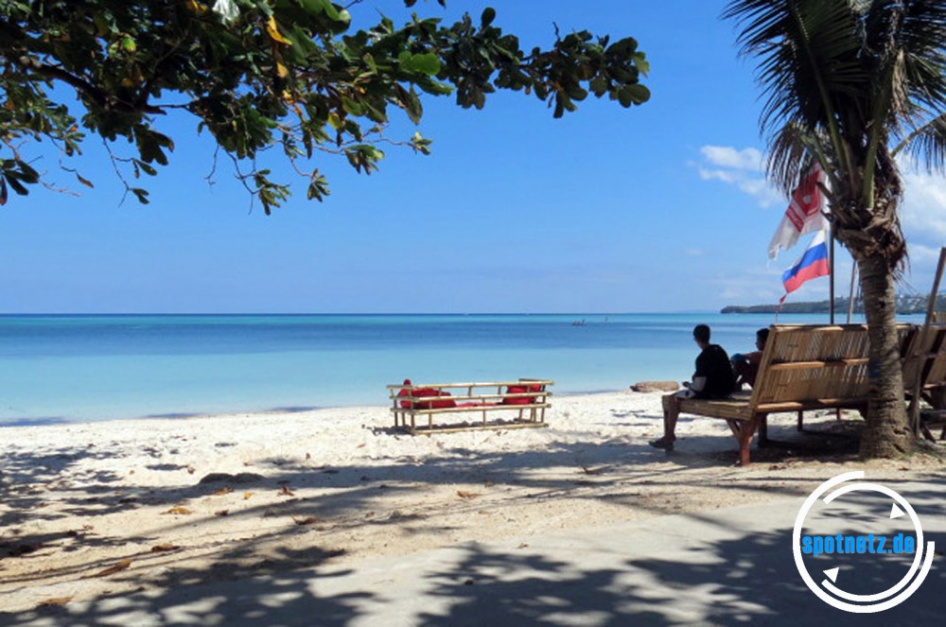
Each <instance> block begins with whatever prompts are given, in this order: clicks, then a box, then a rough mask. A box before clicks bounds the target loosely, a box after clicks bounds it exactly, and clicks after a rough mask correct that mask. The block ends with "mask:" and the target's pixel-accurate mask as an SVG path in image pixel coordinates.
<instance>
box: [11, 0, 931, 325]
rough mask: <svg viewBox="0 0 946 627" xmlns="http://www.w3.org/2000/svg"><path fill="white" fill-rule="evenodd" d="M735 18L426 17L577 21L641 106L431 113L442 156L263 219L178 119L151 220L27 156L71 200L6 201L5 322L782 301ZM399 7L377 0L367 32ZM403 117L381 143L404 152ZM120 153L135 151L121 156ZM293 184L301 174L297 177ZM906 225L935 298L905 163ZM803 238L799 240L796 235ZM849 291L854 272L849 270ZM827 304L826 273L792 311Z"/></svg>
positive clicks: (613, 3) (112, 182)
mask: <svg viewBox="0 0 946 627" xmlns="http://www.w3.org/2000/svg"><path fill="white" fill-rule="evenodd" d="M724 4H725V3H724V2H721V1H715V0H714V1H709V0H699V1H697V0H665V1H664V2H659V3H651V2H627V1H626V0H589V1H587V2H581V3H578V2H573V1H564V0H546V1H543V2H521V1H515V0H494V1H492V2H480V1H466V2H465V1H462V0H450V1H449V2H448V10H447V11H444V10H443V9H441V8H440V7H439V6H438V5H437V4H436V3H435V2H432V1H431V2H428V3H426V4H425V3H419V4H418V6H417V7H415V10H417V11H419V12H421V13H422V14H426V15H445V17H446V19H448V20H449V19H453V18H455V17H456V16H457V15H458V14H461V13H462V12H463V11H470V12H471V13H472V14H473V15H478V14H479V13H480V12H481V11H482V9H483V8H484V7H485V6H494V7H495V8H496V9H497V13H498V16H497V19H496V25H498V26H501V27H503V28H504V29H506V30H508V31H511V32H514V33H516V34H518V35H520V37H521V38H522V40H523V46H524V48H526V49H529V48H530V47H531V46H532V45H547V44H548V43H549V42H551V41H552V40H553V38H554V24H557V25H558V26H559V28H560V29H561V31H562V33H567V32H570V31H572V30H581V29H588V30H591V31H592V32H594V33H597V34H605V33H608V34H611V35H612V37H613V38H618V37H623V36H628V35H630V36H633V37H635V38H637V39H638V41H639V42H640V47H641V49H642V50H644V51H645V52H646V53H647V55H648V58H649V60H650V62H651V66H652V67H651V70H652V71H651V74H650V76H649V77H647V78H646V79H645V81H644V82H645V84H646V85H647V86H648V87H650V89H651V90H652V93H653V97H652V99H651V101H650V102H648V103H647V104H645V105H643V106H641V107H635V108H633V109H630V110H628V109H623V108H621V107H620V106H618V105H617V103H614V102H607V101H596V100H588V101H586V102H585V103H582V104H581V105H580V108H579V111H577V112H576V113H573V114H571V115H567V116H566V117H565V118H563V119H559V120H555V119H553V118H552V115H551V111H550V110H548V109H546V107H545V105H544V104H543V103H542V102H540V101H538V100H537V99H535V98H534V97H526V96H523V95H521V94H497V95H494V96H492V97H491V98H490V99H489V100H488V101H487V106H486V109H484V110H482V111H467V110H462V109H460V108H458V107H457V106H455V105H454V104H453V100H452V98H441V99H437V100H434V99H429V98H428V99H427V100H426V101H425V116H424V119H423V121H422V123H421V125H420V130H421V132H422V133H423V134H424V135H425V136H427V137H430V138H432V139H434V144H433V154H432V155H431V156H427V157H424V156H420V155H415V154H414V153H412V152H411V151H410V150H409V149H398V148H395V147H387V148H385V152H386V154H387V157H386V159H385V160H384V161H383V162H382V164H381V171H380V172H378V173H375V174H372V175H371V176H364V175H358V174H356V173H355V172H354V171H352V170H351V169H350V168H349V166H348V165H347V163H346V162H345V161H344V159H343V158H339V157H337V156H333V155H317V156H316V159H318V162H317V164H316V165H317V166H318V167H319V168H320V169H321V170H322V171H323V172H325V173H326V175H327V176H328V178H329V181H330V183H331V188H332V195H331V196H330V197H329V198H328V199H327V200H326V201H325V202H324V203H321V204H320V203H316V202H309V201H306V200H305V197H304V196H305V193H304V192H305V188H304V185H303V184H302V183H303V181H301V180H299V181H298V183H299V184H298V185H296V186H295V190H296V194H295V196H294V198H293V199H292V200H290V201H289V202H288V203H287V204H286V205H284V206H283V207H282V208H279V209H277V210H275V213H274V215H272V216H266V215H264V213H263V211H262V209H261V208H260V207H258V206H257V207H255V208H252V207H251V206H250V200H249V197H248V195H247V194H246V193H245V191H244V190H243V189H242V188H241V187H240V185H239V184H238V183H237V182H236V181H235V180H234V179H233V177H232V172H231V171H230V170H229V169H228V167H227V165H226V163H225V162H224V161H221V162H220V163H219V164H218V167H217V171H216V176H215V181H214V184H213V185H208V183H207V181H206V180H205V177H206V176H208V175H209V174H210V172H211V170H212V167H213V145H212V142H210V141H209V140H208V138H207V136H206V135H204V136H201V137H198V136H197V135H196V124H195V123H194V121H193V120H192V119H188V118H186V117H180V116H178V117H171V118H170V119H168V120H167V121H166V122H162V124H164V126H163V127H162V129H163V130H164V132H166V133H168V134H170V135H172V136H173V137H174V139H175V142H176V150H175V151H174V153H173V155H172V156H171V165H170V166H169V167H167V168H164V169H162V170H161V172H160V174H159V176H158V177H157V178H155V179H151V180H149V181H147V183H148V184H149V189H150V190H151V200H152V202H151V204H150V205H148V206H141V205H139V204H138V203H137V202H136V201H135V200H134V199H133V198H128V199H126V200H125V202H124V203H123V204H122V203H121V198H122V186H121V184H120V183H119V181H118V180H117V179H116V177H115V175H114V173H113V172H112V170H111V166H110V164H109V163H108V161H107V160H106V158H105V157H104V153H103V151H102V149H101V145H100V143H99V142H97V141H96V140H94V139H92V140H90V141H89V142H88V145H87V147H86V151H85V155H84V156H83V158H82V159H81V160H79V161H78V162H76V163H75V164H74V165H77V166H78V167H79V168H80V171H81V172H82V174H83V176H85V177H86V178H89V179H92V180H93V181H94V182H95V188H94V189H91V190H90V189H87V188H85V187H83V186H81V185H78V184H77V183H75V182H74V179H73V178H72V177H71V175H68V174H63V173H60V172H58V171H57V168H58V166H57V160H56V157H55V155H52V154H50V153H48V152H43V151H42V150H38V149H37V150H33V151H30V149H27V153H28V154H35V155H36V156H37V157H38V158H39V161H38V162H37V163H38V169H41V170H45V171H47V172H48V173H49V175H50V177H51V180H53V181H55V182H57V183H59V184H60V185H63V186H67V187H69V188H70V189H72V190H73V191H75V192H78V193H80V194H81V196H78V197H77V196H73V195H67V194H62V193H56V192H52V191H48V190H43V189H36V190H34V191H33V192H32V193H31V194H30V195H29V196H28V197H25V198H21V197H13V198H11V201H10V202H9V203H8V204H7V205H6V206H5V207H2V208H0V247H2V250H3V254H4V259H5V261H6V262H5V263H4V264H2V265H0V285H2V286H3V289H2V290H0V313H96V312H112V313H145V312H155V313H183V312H199V313H211V312H225V313H229V312H232V313H266V312H273V313H309V312H311V313H321V312H325V313H336V312H366V313H380V312H392V313H406V312H430V313H441V312H448V313H479V312H524V313H530V312H675V311H716V310H718V309H719V308H721V307H723V306H724V305H727V304H757V303H772V302H775V301H777V300H778V298H779V297H780V296H781V295H782V293H783V292H782V287H781V282H780V276H781V273H782V271H783V270H784V269H785V268H786V267H788V266H790V265H791V264H792V262H793V261H794V259H795V258H796V257H797V256H799V255H800V254H801V252H802V248H803V246H804V243H803V244H800V245H798V246H796V247H795V248H793V249H791V250H789V251H787V252H783V253H782V254H781V255H780V256H779V258H778V259H777V260H776V261H774V262H769V260H768V258H767V256H766V250H767V245H768V243H769V240H770V238H771V236H772V234H773V233H774V231H775V228H776V226H777V224H778V222H779V220H780V219H781V216H782V215H783V212H784V209H785V206H786V199H785V198H783V197H781V196H780V195H779V194H778V193H776V192H775V191H774V190H772V189H771V188H770V187H769V186H768V185H767V183H766V182H765V180H764V176H763V173H762V170H761V164H762V161H763V155H762V153H761V150H762V149H763V144H762V140H761V139H760V137H759V131H758V114H759V110H760V104H759V100H758V94H759V90H758V88H757V86H756V84H755V82H754V78H753V74H754V68H753V66H752V63H751V60H741V59H738V58H737V56H736V50H735V45H734V40H735V31H734V27H733V25H732V24H731V23H728V22H722V21H721V20H720V19H719V14H720V13H721V12H722V8H723V6H724ZM378 10H380V11H383V12H384V13H385V14H387V15H390V16H392V17H395V18H397V17H403V16H404V15H406V12H405V11H404V10H403V8H402V6H401V3H400V2H399V1H398V0H365V1H364V2H362V3H360V4H358V5H356V6H354V7H352V12H353V14H354V15H355V16H356V19H358V20H360V21H375V16H376V15H377V11H378ZM413 130H414V129H413V128H412V126H411V125H410V123H409V122H407V121H405V120H398V121H396V122H395V123H394V124H393V125H392V127H391V129H390V132H389V135H390V136H391V137H392V138H394V139H406V138H408V137H409V136H410V135H411V134H412V133H413ZM118 148H119V149H121V148H122V147H121V146H119V147H118ZM279 167H281V168H282V169H283V170H284V171H285V179H286V180H290V181H293V180H297V179H295V178H294V175H293V174H292V173H291V172H290V171H289V170H288V167H287V166H286V165H285V164H282V165H279ZM904 168H905V170H904V176H905V180H906V200H905V203H904V205H903V207H902V219H903V223H904V227H905V231H906V234H907V238H908V242H909V246H910V253H911V259H912V265H911V271H910V273H909V274H908V275H907V277H906V280H907V284H906V285H904V286H903V288H902V291H903V292H905V293H916V292H920V293H925V292H927V291H928V290H929V288H930V285H931V283H932V274H933V271H934V269H935V263H936V259H937V257H938V254H939V253H938V251H939V247H940V246H941V245H943V244H944V243H946V237H944V236H946V180H944V177H943V176H942V175H934V176H928V175H925V174H918V173H914V172H913V171H911V169H910V168H909V164H904ZM805 241H807V240H805ZM837 274H838V277H839V279H838V285H839V287H838V289H839V291H845V292H846V290H847V282H848V278H849V276H850V258H849V257H848V256H847V254H846V253H845V252H843V251H841V252H840V253H839V255H838V270H837ZM826 297H827V280H826V279H820V280H817V281H813V282H811V283H809V284H807V285H806V286H804V287H803V288H802V289H801V290H799V291H798V292H796V293H794V294H793V295H792V296H791V297H790V298H791V299H792V300H809V299H821V298H826Z"/></svg>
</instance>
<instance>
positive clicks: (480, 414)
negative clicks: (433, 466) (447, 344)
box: [387, 379, 555, 435]
mask: <svg viewBox="0 0 946 627" xmlns="http://www.w3.org/2000/svg"><path fill="white" fill-rule="evenodd" d="M554 383H555V382H554V381H549V380H545V379H519V380H518V381H490V382H483V383H433V384H430V383H425V384H410V382H409V381H405V383H404V384H401V385H389V386H387V388H388V397H389V398H390V399H391V401H392V407H391V412H392V413H393V414H394V427H395V428H396V429H401V430H404V431H407V432H408V433H410V434H411V435H417V434H420V433H425V434H430V433H451V432H455V431H469V430H478V429H522V428H528V427H546V426H548V425H547V424H546V422H545V410H546V409H548V408H549V407H551V405H550V404H549V397H550V396H551V395H552V393H551V392H550V391H549V390H548V388H549V386H551V385H553V384H554ZM458 416H459V417H462V418H467V419H468V420H465V421H464V422H463V423H461V424H457V423H456V422H453V423H447V424H442V423H441V424H435V419H436V420H437V422H438V423H439V422H440V420H441V419H443V418H448V417H452V418H456V417H458ZM418 419H420V421H421V422H422V423H425V424H418ZM474 420H475V421H474Z"/></svg>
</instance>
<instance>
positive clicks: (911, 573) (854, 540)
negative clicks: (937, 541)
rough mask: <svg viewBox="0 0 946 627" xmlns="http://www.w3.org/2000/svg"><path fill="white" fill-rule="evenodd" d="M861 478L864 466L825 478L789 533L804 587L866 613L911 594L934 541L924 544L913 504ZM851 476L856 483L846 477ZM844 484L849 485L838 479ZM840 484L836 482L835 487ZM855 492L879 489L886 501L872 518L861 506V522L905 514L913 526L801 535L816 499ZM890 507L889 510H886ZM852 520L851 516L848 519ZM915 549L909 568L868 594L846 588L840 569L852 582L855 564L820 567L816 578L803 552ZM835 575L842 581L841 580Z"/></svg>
mask: <svg viewBox="0 0 946 627" xmlns="http://www.w3.org/2000/svg"><path fill="white" fill-rule="evenodd" d="M863 478H864V472H863V471H856V472H849V473H845V474H843V475H838V476H837V477H834V478H833V479H829V480H828V481H825V482H824V483H822V484H821V485H820V486H818V487H817V488H816V489H815V491H814V492H812V493H811V496H809V497H808V498H807V499H806V500H805V503H804V504H803V505H802V507H801V510H800V511H799V512H798V517H797V518H796V519H795V530H794V534H793V536H792V551H793V553H794V555H795V566H796V567H797V568H798V573H799V574H800V575H801V577H802V579H803V580H804V582H805V584H806V585H807V586H808V588H809V589H810V590H811V591H812V592H814V593H815V594H816V595H817V596H818V598H820V599H821V600H822V601H824V602H825V603H827V604H829V605H831V606H833V607H836V608H838V609H840V610H844V611H846V612H854V613H857V614H868V613H873V612H882V611H884V610H887V609H890V608H892V607H894V606H896V605H899V604H900V603H902V602H903V601H905V600H906V599H907V598H909V597H910V595H911V594H913V593H914V592H916V590H917V588H919V587H920V584H922V583H923V581H924V580H925V579H926V575H927V574H928V573H929V572H930V567H931V566H932V562H933V555H934V551H933V549H934V543H933V542H932V541H931V542H928V543H927V544H926V545H925V546H924V544H923V528H922V527H921V526H920V519H919V518H918V517H917V515H916V512H915V511H914V510H913V507H912V506H911V505H910V504H909V503H907V501H906V499H904V498H903V497H902V496H901V495H900V494H898V493H897V492H895V491H893V490H891V489H890V488H888V487H886V486H882V485H879V484H876V483H866V482H862V481H860V480H861V479H863ZM848 482H855V483H848ZM842 484H847V485H842ZM839 486H840V487H839ZM834 488H837V489H836V490H834V491H833V492H831V493H829V494H827V496H824V497H823V498H822V495H824V494H825V493H827V492H829V490H832V489H834ZM854 492H873V493H876V494H880V495H881V496H882V497H883V499H884V502H885V503H889V508H885V509H884V510H883V511H884V514H883V516H881V517H880V518H884V519H885V520H879V521H872V520H870V518H869V517H865V516H864V515H863V513H862V512H861V513H860V515H859V516H858V520H857V521H856V522H857V523H858V524H861V525H865V526H866V525H870V526H872V528H873V527H876V526H877V525H878V524H880V523H882V522H887V521H897V520H898V519H902V518H903V517H904V516H908V517H909V521H910V522H911V523H912V531H911V532H909V533H907V534H903V533H899V534H897V535H896V536H894V537H889V536H884V535H880V534H877V535H875V534H874V533H869V534H864V535H851V534H846V535H845V534H837V535H827V536H820V535H804V534H803V533H802V532H803V530H804V529H805V520H806V518H808V516H809V513H810V512H811V510H812V508H813V507H815V505H821V504H822V503H823V504H824V505H823V507H824V508H827V507H835V508H839V507H841V506H842V504H843V501H842V500H841V497H844V496H847V495H850V494H852V493H854ZM888 512H889V516H888ZM848 522H851V521H848ZM911 553H912V554H913V560H912V561H911V562H910V565H909V568H908V569H907V571H906V573H905V574H904V575H903V577H902V578H901V579H899V580H898V581H896V582H895V583H893V584H892V585H891V586H890V587H888V588H887V589H885V590H882V591H880V592H874V593H871V594H855V593H852V592H849V591H847V590H845V589H844V587H843V583H844V581H845V579H843V578H842V572H844V574H845V575H854V577H850V578H849V579H848V580H847V581H849V583H853V582H854V580H855V578H856V573H853V569H847V570H848V571H850V572H845V571H844V570H842V567H841V566H834V567H833V568H828V569H824V570H822V571H821V572H822V574H823V575H824V578H822V580H821V582H820V583H818V582H816V581H815V579H814V578H813V577H812V576H811V573H810V572H809V570H808V565H807V564H806V563H805V557H804V556H805V555H812V556H814V557H818V556H819V555H829V556H835V555H845V556H847V555H851V554H856V555H860V556H868V557H869V558H871V559H885V557H887V558H896V559H902V558H904V557H907V556H909V555H910V554H911ZM839 579H841V581H840V582H839Z"/></svg>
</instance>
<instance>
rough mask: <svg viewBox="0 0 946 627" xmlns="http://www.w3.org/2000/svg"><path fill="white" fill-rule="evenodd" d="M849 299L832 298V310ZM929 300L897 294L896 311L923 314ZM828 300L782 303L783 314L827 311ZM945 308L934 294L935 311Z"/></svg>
mask: <svg viewBox="0 0 946 627" xmlns="http://www.w3.org/2000/svg"><path fill="white" fill-rule="evenodd" d="M849 302H850V299H847V298H836V299H835V300H834V310H835V311H836V312H837V311H841V312H846V311H847V310H848V303H849ZM928 302H929V297H927V296H903V295H900V296H897V313H898V314H900V315H908V314H925V313H926V306H927V303H928ZM830 304H831V303H830V301H828V300H827V299H825V300H819V301H810V302H801V303H785V304H784V305H782V309H781V313H783V314H818V313H828V311H829V310H830V306H829V305H830ZM944 309H946V295H943V294H939V295H937V296H936V311H943V310H944ZM776 310H778V305H727V306H726V307H723V308H722V309H721V310H720V313H724V314H728V313H775V312H776ZM854 313H864V303H863V301H862V300H861V299H860V298H856V299H854Z"/></svg>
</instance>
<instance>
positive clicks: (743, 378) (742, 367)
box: [730, 328, 769, 391]
mask: <svg viewBox="0 0 946 627" xmlns="http://www.w3.org/2000/svg"><path fill="white" fill-rule="evenodd" d="M767 339H769V330H768V328H762V329H759V330H758V331H756V332H755V347H756V348H757V349H758V350H756V351H753V352H751V353H745V354H740V353H736V354H735V355H733V356H732V359H730V361H731V362H732V370H733V372H734V373H735V374H736V390H737V391H738V390H741V389H742V386H743V384H746V385H748V386H749V387H750V388H751V387H755V377H756V375H757V374H758V373H759V364H760V363H762V351H764V350H765V341H766V340H767Z"/></svg>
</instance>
